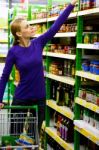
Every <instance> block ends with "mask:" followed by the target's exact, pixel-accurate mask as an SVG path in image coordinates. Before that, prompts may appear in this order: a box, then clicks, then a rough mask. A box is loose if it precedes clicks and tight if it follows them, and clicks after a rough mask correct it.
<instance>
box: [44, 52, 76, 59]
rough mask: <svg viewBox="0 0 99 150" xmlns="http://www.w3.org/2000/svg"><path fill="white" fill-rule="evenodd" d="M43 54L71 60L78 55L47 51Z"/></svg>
mask: <svg viewBox="0 0 99 150" xmlns="http://www.w3.org/2000/svg"><path fill="white" fill-rule="evenodd" d="M43 55H44V56H50V57H57V58H64V59H70V60H75V59H76V55H73V54H62V53H53V52H45V53H43Z"/></svg>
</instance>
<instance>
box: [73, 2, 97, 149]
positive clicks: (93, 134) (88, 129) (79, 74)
mask: <svg viewBox="0 0 99 150" xmlns="http://www.w3.org/2000/svg"><path fill="white" fill-rule="evenodd" d="M80 6H81V5H80V1H79V12H78V17H77V29H78V30H77V49H76V54H77V55H76V81H75V87H76V91H75V120H74V125H75V127H74V139H75V142H74V143H75V144H74V150H79V149H80V136H81V135H83V136H84V137H86V138H87V139H89V141H92V142H93V143H95V144H96V145H99V135H98V132H99V130H98V129H96V127H95V126H94V127H93V126H92V124H91V123H87V121H86V122H85V120H81V118H80V115H81V110H82V109H83V111H84V110H85V111H86V112H87V113H88V112H90V113H94V114H95V115H96V114H97V115H98V114H99V106H97V105H95V104H93V103H92V102H88V101H86V100H84V99H82V98H79V89H80V88H81V85H82V80H85V81H86V80H87V82H88V81H90V80H91V82H95V83H96V82H97V83H99V75H96V74H93V73H90V72H87V71H82V67H81V65H82V58H83V59H84V58H85V59H88V58H89V59H90V60H92V59H96V60H99V53H98V50H99V46H98V45H97V44H96V43H87V44H86V43H83V36H82V35H83V33H84V23H85V22H87V24H88V22H89V24H90V23H91V21H90V19H91V18H92V19H93V18H94V19H95V17H96V18H97V17H98V15H99V8H93V9H88V10H83V11H80ZM88 33H90V31H89V32H88ZM88 33H87V32H86V33H85V34H88ZM90 34H94V32H93V33H90ZM97 34H98V32H97ZM83 51H84V52H88V55H84V57H83V55H82V54H83ZM95 51H97V57H94V56H93V55H94V54H93V55H90V54H91V52H95ZM89 83H90V82H89ZM92 84H93V83H92ZM86 86H87V85H86ZM93 87H94V86H93ZM93 87H92V88H93ZM83 115H84V114H83ZM83 119H84V116H83ZM90 124H91V125H90Z"/></svg>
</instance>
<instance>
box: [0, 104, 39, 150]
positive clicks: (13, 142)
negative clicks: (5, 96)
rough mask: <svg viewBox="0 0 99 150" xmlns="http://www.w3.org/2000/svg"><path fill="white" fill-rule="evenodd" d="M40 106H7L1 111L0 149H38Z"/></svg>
mask: <svg viewBox="0 0 99 150" xmlns="http://www.w3.org/2000/svg"><path fill="white" fill-rule="evenodd" d="M38 147H39V139H38V107H37V106H36V105H34V106H5V107H4V108H3V109H2V110H1V111H0V150H38Z"/></svg>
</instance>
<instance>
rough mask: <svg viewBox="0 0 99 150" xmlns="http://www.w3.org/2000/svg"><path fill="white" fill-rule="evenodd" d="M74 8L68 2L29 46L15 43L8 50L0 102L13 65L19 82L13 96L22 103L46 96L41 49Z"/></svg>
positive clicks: (1, 80)
mask: <svg viewBox="0 0 99 150" xmlns="http://www.w3.org/2000/svg"><path fill="white" fill-rule="evenodd" d="M73 8H74V6H73V5H71V4H69V5H68V6H67V8H66V9H65V10H64V11H63V13H62V14H61V15H60V16H59V17H58V18H57V20H56V21H55V22H54V23H53V25H52V26H51V27H50V28H49V29H48V31H47V32H45V33H44V34H42V35H41V36H39V37H37V38H35V39H33V40H31V44H30V46H29V47H21V46H19V45H15V46H13V47H12V48H10V50H9V51H8V54H7V58H6V63H5V67H4V70H3V74H2V77H1V79H0V102H2V99H3V94H4V90H5V86H6V83H7V81H8V79H9V75H10V73H11V70H12V67H13V65H15V66H16V67H17V69H18V70H19V73H20V82H19V84H18V86H17V87H16V90H15V94H14V98H15V99H16V100H20V101H22V102H23V103H24V101H25V100H29V99H30V100H33V99H43V98H45V96H46V92H45V81H44V73H43V63H42V59H43V57H42V51H43V48H44V46H45V45H46V43H47V42H48V41H49V40H51V39H52V38H53V36H54V35H55V34H56V33H57V32H58V30H59V29H60V27H61V26H62V24H63V23H65V21H66V19H67V17H68V16H69V14H70V12H71V11H72V9H73Z"/></svg>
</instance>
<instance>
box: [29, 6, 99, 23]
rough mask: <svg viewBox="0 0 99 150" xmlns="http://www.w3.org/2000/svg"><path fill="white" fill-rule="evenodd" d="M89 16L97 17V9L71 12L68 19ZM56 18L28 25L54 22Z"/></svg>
mask: <svg viewBox="0 0 99 150" xmlns="http://www.w3.org/2000/svg"><path fill="white" fill-rule="evenodd" d="M91 15H99V7H98V8H93V9H88V10H83V11H78V12H73V13H71V14H70V15H69V19H71V18H76V17H77V16H91ZM57 17H58V16H56V17H51V18H43V19H36V20H31V21H29V24H36V23H43V22H50V21H55V20H56V19H57Z"/></svg>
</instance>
